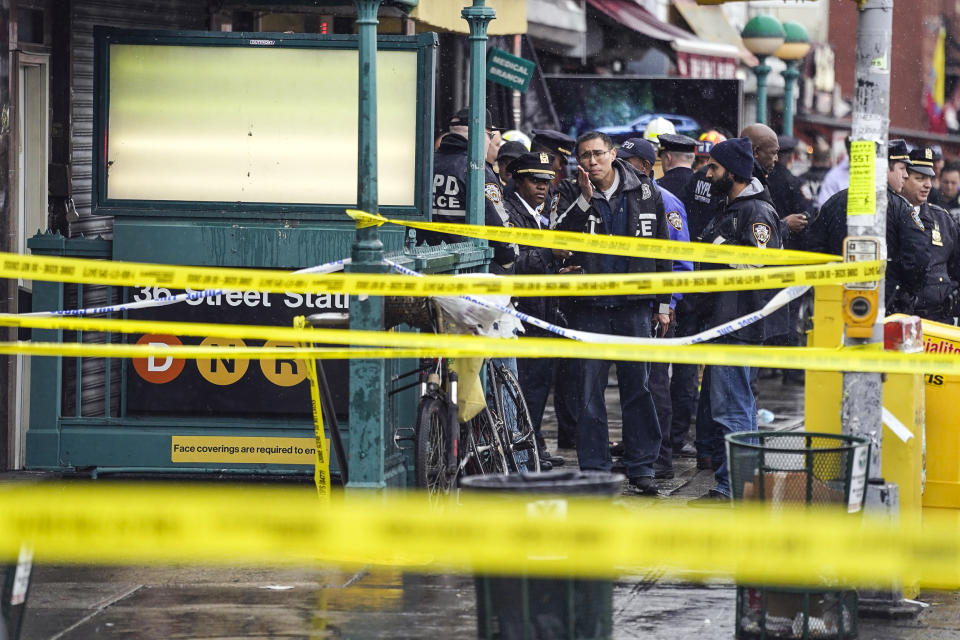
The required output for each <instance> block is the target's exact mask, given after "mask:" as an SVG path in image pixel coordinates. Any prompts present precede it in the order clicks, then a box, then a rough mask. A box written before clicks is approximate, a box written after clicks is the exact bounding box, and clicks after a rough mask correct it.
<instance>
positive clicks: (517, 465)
mask: <svg viewBox="0 0 960 640" xmlns="http://www.w3.org/2000/svg"><path fill="white" fill-rule="evenodd" d="M485 365H486V371H487V397H488V398H493V403H494V408H493V409H492V410H491V411H490V413H491V415H492V417H493V418H494V421H495V423H496V425H497V430H498V431H499V433H500V435H501V439H502V440H503V442H505V443H507V451H508V452H509V454H510V455H509V457H508V461H509V463H510V468H511V470H512V471H514V472H524V471H526V472H533V473H537V472H539V471H540V451H539V448H538V447H537V438H536V433H535V432H534V430H533V421H532V420H531V419H530V410H529V408H528V407H527V402H526V400H525V399H524V397H523V390H522V389H520V382H519V381H518V380H517V376H516V375H515V374H514V373H513V371H511V370H510V369H508V368H507V367H505V366H503V364H501V363H500V362H499V361H495V360H487V361H486V363H485ZM488 404H489V400H488ZM511 411H513V412H514V415H515V417H516V419H515V422H516V428H515V429H514V430H512V432H511V429H509V427H508V424H509V422H510V420H509V418H511V417H513V416H511V415H510V412H511Z"/></svg>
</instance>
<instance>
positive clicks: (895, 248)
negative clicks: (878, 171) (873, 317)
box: [804, 189, 930, 313]
mask: <svg viewBox="0 0 960 640" xmlns="http://www.w3.org/2000/svg"><path fill="white" fill-rule="evenodd" d="M847 193H848V190H847V189H843V190H842V191H838V192H837V193H835V194H834V195H832V196H830V198H828V199H827V201H826V202H824V203H823V206H822V207H821V208H820V213H819V215H818V216H817V217H816V218H815V219H814V221H813V223H812V224H811V225H810V227H809V229H808V230H807V233H806V238H805V244H804V248H805V249H806V250H807V251H819V252H821V253H831V254H833V255H842V254H843V239H844V238H845V237H846V236H847ZM927 216H929V213H928V212H927V211H926V210H924V209H922V208H921V211H920V212H919V213H917V212H915V211H914V209H913V207H912V206H910V203H909V202H907V201H906V199H904V198H903V196H901V195H900V194H898V193H894V192H893V191H892V190H890V189H887V234H886V237H887V272H886V276H885V278H884V295H885V299H886V308H887V312H888V313H913V311H914V301H915V299H916V298H917V297H918V296H919V295H920V289H921V288H922V287H923V283H924V277H925V274H926V272H927V265H928V263H929V262H930V239H929V237H928V235H927V233H926V225H927V224H928V223H929V218H928V217H927ZM925 217H927V218H926V219H924V218H925Z"/></svg>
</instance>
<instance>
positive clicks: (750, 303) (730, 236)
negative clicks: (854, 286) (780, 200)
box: [698, 178, 787, 343]
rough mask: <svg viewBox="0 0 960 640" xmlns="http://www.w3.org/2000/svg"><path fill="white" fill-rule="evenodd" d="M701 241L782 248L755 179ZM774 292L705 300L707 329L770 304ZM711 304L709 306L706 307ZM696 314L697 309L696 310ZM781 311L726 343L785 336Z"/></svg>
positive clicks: (772, 211) (737, 293) (709, 266)
mask: <svg viewBox="0 0 960 640" xmlns="http://www.w3.org/2000/svg"><path fill="white" fill-rule="evenodd" d="M703 241H704V242H710V243H714V244H732V245H741V246H748V247H762V248H766V249H771V250H776V249H781V248H783V244H782V239H781V237H780V219H779V217H778V216H777V212H776V210H775V209H774V208H773V205H772V204H771V203H770V201H769V200H768V197H767V196H766V194H765V191H764V189H763V185H761V184H760V181H759V180H758V179H756V178H754V179H753V180H751V182H750V184H749V185H747V187H746V188H745V189H744V190H743V191H742V192H741V193H740V195H739V196H737V197H736V198H734V199H733V201H731V202H730V203H728V204H727V205H726V207H725V208H724V209H723V211H722V212H721V213H720V214H719V215H717V216H716V217H714V219H713V220H711V221H710V224H709V225H707V228H706V229H705V230H704V232H703ZM699 266H700V268H701V269H724V268H734V269H737V268H749V267H752V266H756V265H746V264H726V265H724V264H701V265H699ZM774 293H775V292H774V291H770V290H755V291H719V292H715V293H711V294H709V295H708V296H705V298H706V299H705V300H704V302H705V303H707V304H705V305H699V302H700V301H699V300H698V306H702V307H703V310H704V311H708V312H709V323H708V324H709V326H711V327H713V326H718V325H721V324H724V323H726V322H730V321H731V320H734V319H736V318H739V317H740V316H743V315H746V314H748V313H752V312H754V311H757V310H758V309H760V308H761V307H763V305H765V304H766V303H767V302H769V301H770V299H771V298H772V297H773V296H774ZM710 303H712V304H710ZM698 310H699V309H698ZM782 311H783V310H781V311H778V312H776V313H774V314H772V315H770V316H769V317H767V318H766V319H764V320H760V321H759V322H754V323H753V324H750V325H747V326H746V327H743V328H742V329H739V330H737V331H735V332H733V333H732V334H730V335H729V336H727V338H726V340H728V341H732V342H748V343H761V342H763V341H765V340H767V339H769V338H772V337H773V336H778V335H782V334H784V333H786V332H787V318H786V315H785V314H784V313H782Z"/></svg>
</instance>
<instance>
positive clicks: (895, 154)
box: [887, 138, 910, 162]
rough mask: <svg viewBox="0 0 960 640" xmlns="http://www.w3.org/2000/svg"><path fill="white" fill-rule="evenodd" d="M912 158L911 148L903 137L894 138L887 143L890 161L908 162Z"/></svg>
mask: <svg viewBox="0 0 960 640" xmlns="http://www.w3.org/2000/svg"><path fill="white" fill-rule="evenodd" d="M909 159H910V149H908V148H907V142H906V141H905V140H903V139H902V138H894V139H893V140H891V141H890V142H888V143H887V160H889V161H890V162H896V161H900V162H906V161H907V160H909Z"/></svg>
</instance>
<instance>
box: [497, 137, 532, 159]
mask: <svg viewBox="0 0 960 640" xmlns="http://www.w3.org/2000/svg"><path fill="white" fill-rule="evenodd" d="M525 153H527V148H526V147H525V146H524V145H523V143H522V142H516V141H513V140H512V141H508V142H504V143H503V144H502V145H500V149H499V150H498V151H497V162H503V161H504V160H516V159H517V158H519V157H520V156H522V155H523V154H525Z"/></svg>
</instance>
